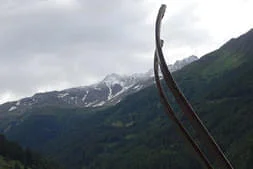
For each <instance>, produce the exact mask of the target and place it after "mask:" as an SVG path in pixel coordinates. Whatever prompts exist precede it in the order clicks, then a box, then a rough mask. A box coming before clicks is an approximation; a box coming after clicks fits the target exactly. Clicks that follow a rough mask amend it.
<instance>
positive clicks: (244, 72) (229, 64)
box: [6, 30, 253, 169]
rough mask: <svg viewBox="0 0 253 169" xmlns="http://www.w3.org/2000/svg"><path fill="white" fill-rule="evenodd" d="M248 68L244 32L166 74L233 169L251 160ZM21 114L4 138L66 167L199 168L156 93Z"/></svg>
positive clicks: (252, 110)
mask: <svg viewBox="0 0 253 169" xmlns="http://www.w3.org/2000/svg"><path fill="white" fill-rule="evenodd" d="M252 61H253V30H250V31H249V32H247V33H246V34H244V35H242V36H240V37H239V38H236V39H232V40H230V41H229V42H227V43H226V44H225V45H223V46H222V47H221V48H220V49H218V50H216V51H214V52H212V53H209V54H207V55H205V56H203V57H202V58H200V59H199V60H198V61H196V62H194V63H192V64H190V65H188V66H186V67H184V68H183V69H181V70H180V71H177V72H175V73H174V74H173V76H174V77H175V79H176V81H177V83H178V84H179V86H180V88H181V89H182V90H183V92H184V94H185V95H186V97H187V98H188V99H189V100H190V102H191V103H192V104H193V107H194V109H195V110H196V111H197V112H198V114H199V115H200V117H201V119H203V121H204V123H205V124H206V125H207V126H208V129H209V130H210V131H211V133H212V134H213V135H214V137H215V138H216V140H217V142H218V143H219V144H220V145H221V147H222V149H223V150H225V151H226V154H227V155H228V158H229V159H230V160H231V161H232V164H233V165H234V166H235V168H237V169H250V168H252V167H251V166H252V161H253V123H252V122H251V119H253V99H252V98H253V76H252V74H253V66H252ZM170 102H171V103H173V102H174V101H173V99H171V100H170ZM174 108H175V110H177V111H178V113H179V115H180V112H179V109H178V107H177V106H176V105H174ZM27 113H28V114H29V117H27V118H26V119H25V120H24V121H23V122H22V123H21V124H20V125H18V126H17V127H15V128H12V129H11V130H10V131H9V132H8V133H6V134H7V136H8V138H10V139H12V140H16V141H18V142H19V143H21V144H22V145H24V146H30V147H31V148H34V149H36V150H38V151H40V152H42V153H43V154H45V155H47V156H48V157H50V158H51V159H54V160H57V161H59V162H61V163H62V164H63V165H64V166H66V168H74V169H79V168H87V169H92V168H99V169H116V168H120V169H124V168H127V169H131V168H134V169H138V168H146V169H163V168H173V169H196V168H201V166H200V164H199V162H198V161H197V160H196V159H195V158H194V157H192V155H191V154H190V153H189V152H188V149H187V147H186V146H185V145H184V143H183V142H182V141H181V137H180V135H179V134H178V133H177V131H175V128H174V126H172V125H170V124H171V122H170V120H169V119H168V118H167V117H166V116H165V114H164V111H163V107H162V106H161V104H160V102H159V98H158V93H157V90H156V88H155V86H150V87H148V88H146V89H144V90H141V91H140V92H138V93H136V94H133V95H131V96H128V97H127V98H125V99H124V100H122V101H121V102H120V103H119V104H117V105H116V106H113V107H110V108H105V109H93V110H91V109H80V108H79V109H66V108H59V107H41V108H37V109H34V110H30V111H29V112H27Z"/></svg>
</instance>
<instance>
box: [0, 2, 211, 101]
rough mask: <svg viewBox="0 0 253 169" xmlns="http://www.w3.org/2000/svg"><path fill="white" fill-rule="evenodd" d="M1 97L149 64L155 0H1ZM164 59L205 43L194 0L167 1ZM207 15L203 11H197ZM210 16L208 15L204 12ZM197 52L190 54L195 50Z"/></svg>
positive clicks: (127, 71) (184, 54)
mask: <svg viewBox="0 0 253 169" xmlns="http://www.w3.org/2000/svg"><path fill="white" fill-rule="evenodd" d="M0 4H1V5H0V25H1V27H0V61H1V62H0V79H1V85H0V103H1V102H4V101H7V100H10V99H17V98H20V97H24V96H29V95H32V94H34V93H35V92H38V91H45V90H60V89H64V88H68V87H74V86H81V85H88V84H91V83H94V82H97V81H98V80H101V79H102V78H103V77H104V76H105V75H106V74H108V73H113V72H115V73H120V74H131V73H135V72H145V71H147V70H148V69H149V68H151V67H152V61H153V49H154V20H155V17H156V12H157V10H158V8H159V6H160V2H159V1H152V0H149V1H146V0H145V1H144V0H108V1H101V0H92V1H91V0H22V1H18V0H13V1H3V0H0ZM166 4H167V5H168V10H167V13H166V15H165V18H164V24H163V25H164V26H163V30H162V34H163V37H164V39H165V42H166V46H165V48H164V50H165V52H166V56H167V57H168V60H169V61H170V62H173V61H175V60H176V59H181V58H183V57H187V56H189V55H191V54H196V53H197V54H199V53H201V54H203V53H204V52H206V49H207V48H206V46H212V43H213V41H212V40H213V37H212V34H210V30H209V28H207V27H205V26H203V24H202V23H205V22H203V21H202V20H203V19H202V18H201V14H202V12H203V11H201V10H199V4H200V2H198V1H187V2H185V1H184V2H183V1H167V2H166ZM203 16H206V15H203ZM208 16H209V15H208ZM194 52H196V53H194Z"/></svg>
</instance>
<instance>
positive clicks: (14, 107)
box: [8, 106, 17, 111]
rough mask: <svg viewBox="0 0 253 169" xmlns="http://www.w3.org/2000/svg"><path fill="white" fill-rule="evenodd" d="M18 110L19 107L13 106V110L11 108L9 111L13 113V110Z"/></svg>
mask: <svg viewBox="0 0 253 169" xmlns="http://www.w3.org/2000/svg"><path fill="white" fill-rule="evenodd" d="M16 109H17V107H16V106H11V108H9V110H8V111H13V110H16Z"/></svg>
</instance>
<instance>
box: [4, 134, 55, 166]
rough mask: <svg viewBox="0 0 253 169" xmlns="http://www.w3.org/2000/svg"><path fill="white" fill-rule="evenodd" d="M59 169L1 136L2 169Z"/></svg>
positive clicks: (27, 149)
mask: <svg viewBox="0 0 253 169" xmlns="http://www.w3.org/2000/svg"><path fill="white" fill-rule="evenodd" d="M56 168H57V169H59V166H58V165H56V164H55V163H52V162H51V161H49V160H46V159H44V158H42V157H41V156H40V155H39V154H37V153H35V152H32V151H31V150H30V149H29V148H26V149H23V148H22V147H21V146H20V145H18V144H17V143H15V142H11V141H8V140H7V139H6V138H5V136H4V135H0V169H56Z"/></svg>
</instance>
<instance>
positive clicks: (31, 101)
mask: <svg viewBox="0 0 253 169" xmlns="http://www.w3.org/2000/svg"><path fill="white" fill-rule="evenodd" d="M197 59H198V58H197V57H196V56H190V57H188V58H185V59H183V60H180V61H176V62H175V64H174V65H169V68H170V69H171V71H176V70H179V69H181V68H182V67H184V66H186V65H187V64H190V63H192V62H194V61H196V60H197ZM153 82H154V80H153V70H152V69H151V70H149V71H148V72H146V73H139V74H137V73H136V74H133V75H130V76H127V75H125V76H121V75H118V74H115V73H113V74H110V75H107V76H106V77H105V78H104V79H103V80H102V81H100V82H99V83H96V84H93V85H90V86H83V87H76V88H70V89H65V90H62V91H52V92H46V93H37V94H35V95H33V96H32V97H27V98H23V99H21V100H18V101H14V102H8V103H5V104H2V105H0V117H1V116H2V118H5V119H9V120H5V122H6V121H9V122H8V123H9V125H7V127H2V130H3V132H6V131H7V130H9V129H10V127H11V126H13V125H16V124H19V123H20V121H21V122H22V121H23V119H24V118H25V117H26V115H25V114H24V113H25V112H27V111H29V110H31V109H33V108H35V107H43V106H59V107H66V108H67V107H72V108H74V107H84V108H96V107H101V106H109V105H115V104H117V103H119V102H120V101H121V100H122V99H123V98H124V97H125V96H127V95H129V94H132V93H135V92H138V91H140V90H141V89H143V88H145V87H147V86H150V85H151V84H153ZM13 118H14V119H13ZM17 118H18V120H17ZM2 126H6V125H5V124H3V125H2ZM0 131H1V125H0Z"/></svg>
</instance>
